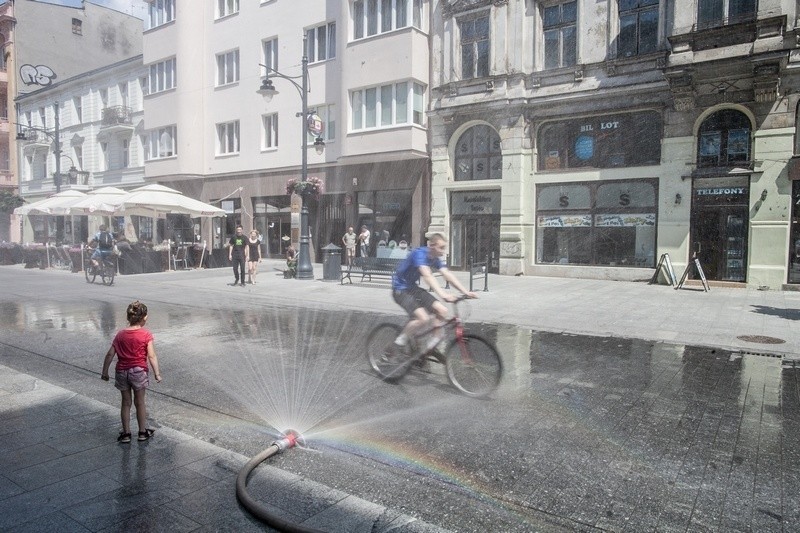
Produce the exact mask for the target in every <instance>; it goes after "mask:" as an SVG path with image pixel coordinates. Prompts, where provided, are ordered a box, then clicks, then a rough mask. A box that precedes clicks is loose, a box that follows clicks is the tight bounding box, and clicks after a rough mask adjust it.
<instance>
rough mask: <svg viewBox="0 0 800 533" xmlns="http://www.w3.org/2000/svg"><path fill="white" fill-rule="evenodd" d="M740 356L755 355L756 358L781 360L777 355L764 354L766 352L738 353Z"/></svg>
mask: <svg viewBox="0 0 800 533" xmlns="http://www.w3.org/2000/svg"><path fill="white" fill-rule="evenodd" d="M739 353H740V354H742V355H755V356H756V357H771V358H773V359H783V356H782V355H781V354H779V353H766V352H739Z"/></svg>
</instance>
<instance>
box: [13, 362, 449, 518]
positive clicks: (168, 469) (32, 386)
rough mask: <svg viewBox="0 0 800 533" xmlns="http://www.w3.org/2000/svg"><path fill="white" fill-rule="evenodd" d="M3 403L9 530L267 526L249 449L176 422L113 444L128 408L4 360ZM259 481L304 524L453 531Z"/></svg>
mask: <svg viewBox="0 0 800 533" xmlns="http://www.w3.org/2000/svg"><path fill="white" fill-rule="evenodd" d="M0 406H1V407H0V449H2V450H3V453H2V454H1V455H0V531H6V532H23V531H30V532H40V531H60V532H72V531H75V532H77V531H169V532H180V531H195V530H203V531H237V532H245V531H264V530H268V529H267V528H266V527H265V526H264V525H263V524H262V523H260V522H259V521H258V520H257V519H255V518H253V517H252V516H251V515H250V514H249V513H248V512H247V511H245V510H244V509H243V508H242V507H240V506H239V504H238V502H237V501H236V493H235V481H236V476H237V474H238V472H239V470H240V469H241V468H242V466H244V464H245V463H246V462H247V461H249V459H250V458H248V457H244V456H242V455H239V454H236V453H233V452H230V451H228V450H224V449H222V448H219V447H217V446H214V445H212V444H209V443H207V442H204V441H202V440H199V439H195V438H192V437H190V436H188V435H186V434H184V433H180V432H178V431H174V430H171V429H170V428H167V427H159V428H158V429H157V430H156V435H155V436H154V437H153V438H152V439H151V440H149V441H147V442H144V443H141V442H137V441H136V434H135V433H134V440H133V442H131V443H130V444H118V443H116V442H114V443H110V442H108V435H109V434H113V433H114V431H116V429H117V428H118V426H119V410H118V408H116V407H110V406H108V405H106V404H104V403H101V402H98V401H95V400H92V399H89V398H87V397H85V396H81V395H77V394H74V393H73V392H71V391H67V390H65V389H63V388H60V387H57V386H54V385H51V384H49V383H46V382H44V381H42V380H39V379H36V378H34V377H31V376H28V375H26V374H22V373H20V372H17V371H14V370H12V369H10V368H8V367H6V366H2V365H0ZM134 427H135V421H134ZM267 463H269V461H267ZM248 488H249V492H250V494H251V496H252V497H253V498H255V499H256V500H259V501H260V502H261V503H262V504H265V505H266V507H267V508H268V509H269V510H270V512H272V513H274V514H275V515H276V516H278V517H280V518H282V519H284V520H288V521H291V522H293V523H296V524H299V525H301V526H303V527H308V528H315V529H319V530H322V531H341V532H380V531H389V530H391V531H393V532H401V533H402V532H414V533H417V532H419V533H424V532H440V531H444V530H442V529H439V528H436V527H433V526H431V525H428V524H425V523H423V522H421V521H418V520H416V519H415V518H413V517H410V516H408V515H405V514H402V513H400V512H397V511H393V510H391V509H387V508H385V507H382V506H379V505H376V504H374V503H370V502H367V501H364V500H361V499H359V498H356V497H354V496H351V495H348V494H346V493H344V492H341V491H338V490H335V489H332V488H329V487H326V486H324V485H321V484H319V483H315V482H314V481H312V480H309V479H305V478H301V477H299V476H296V475H294V474H290V473H287V472H285V471H283V470H280V469H278V468H275V467H272V466H269V465H268V464H262V465H261V466H259V467H258V468H257V469H256V470H255V471H254V472H253V474H252V475H251V477H250V481H249V484H248Z"/></svg>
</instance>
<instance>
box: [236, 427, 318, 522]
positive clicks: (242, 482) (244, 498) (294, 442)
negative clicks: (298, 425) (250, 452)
mask: <svg viewBox="0 0 800 533" xmlns="http://www.w3.org/2000/svg"><path fill="white" fill-rule="evenodd" d="M298 445H299V446H300V447H301V448H302V447H303V446H304V445H305V439H303V436H302V435H301V434H300V433H299V432H297V431H295V430H293V429H290V430H287V431H286V432H284V433H283V435H282V436H281V438H280V439H278V440H276V441H274V442H273V443H272V444H270V445H269V447H268V448H266V449H265V450H264V451H262V452H261V453H259V454H258V455H256V456H255V457H253V458H252V459H250V461H248V462H247V464H246V465H244V466H243V467H242V469H241V470H240V471H239V475H238V476H237V477H236V498H237V499H238V500H239V503H241V504H242V505H243V506H244V508H245V509H247V510H248V511H249V512H250V513H251V514H252V515H253V516H255V517H256V518H258V519H259V520H261V521H262V522H264V523H265V524H267V525H268V526H270V527H273V528H275V529H277V530H279V531H289V532H296V533H322V532H321V531H319V530H318V529H310V528H306V527H302V526H300V525H297V524H295V523H293V522H289V521H287V520H284V519H283V518H281V517H279V516H276V515H274V514H273V513H270V512H269V511H268V510H267V509H265V508H264V507H263V506H262V505H261V504H259V503H258V502H257V501H256V500H254V499H253V498H252V497H251V496H250V493H248V492H247V479H248V478H249V477H250V474H251V473H252V472H253V470H255V468H256V467H257V466H258V465H260V464H261V463H263V462H264V461H266V460H267V459H269V458H270V457H272V456H273V455H277V454H279V453H281V452H282V451H284V450H288V449H289V448H294V447H295V446H298Z"/></svg>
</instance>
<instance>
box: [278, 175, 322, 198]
mask: <svg viewBox="0 0 800 533" xmlns="http://www.w3.org/2000/svg"><path fill="white" fill-rule="evenodd" d="M323 188H324V184H323V182H322V180H321V179H319V178H318V177H316V176H311V177H310V178H307V179H306V181H300V180H298V179H297V178H292V179H290V180H289V181H287V182H286V194H299V195H300V196H303V197H306V196H311V197H313V198H319V195H320V194H322V190H323Z"/></svg>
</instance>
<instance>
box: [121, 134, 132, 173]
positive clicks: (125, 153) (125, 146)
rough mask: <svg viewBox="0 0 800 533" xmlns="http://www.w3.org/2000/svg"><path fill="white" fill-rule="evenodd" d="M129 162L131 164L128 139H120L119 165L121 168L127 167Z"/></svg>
mask: <svg viewBox="0 0 800 533" xmlns="http://www.w3.org/2000/svg"><path fill="white" fill-rule="evenodd" d="M130 164H131V147H130V141H128V139H122V161H121V164H120V166H121V167H122V168H128V166H129V165H130Z"/></svg>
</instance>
